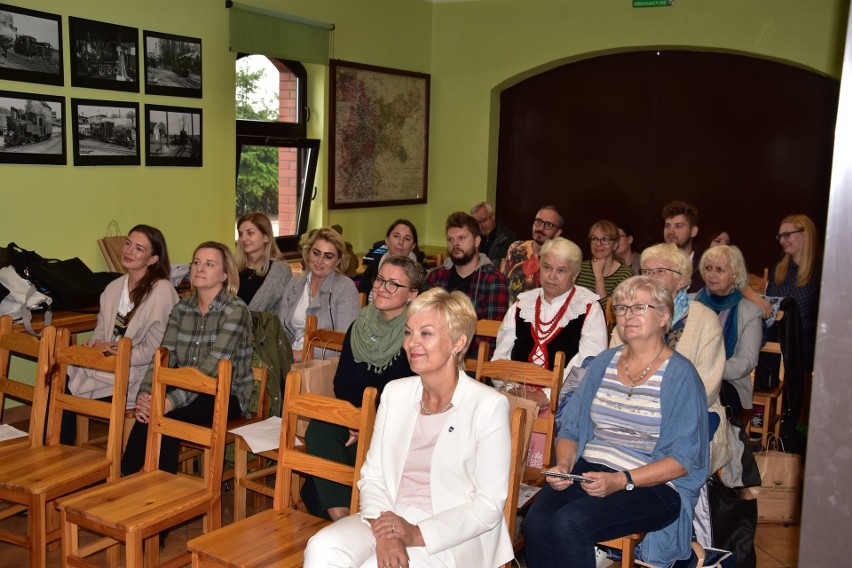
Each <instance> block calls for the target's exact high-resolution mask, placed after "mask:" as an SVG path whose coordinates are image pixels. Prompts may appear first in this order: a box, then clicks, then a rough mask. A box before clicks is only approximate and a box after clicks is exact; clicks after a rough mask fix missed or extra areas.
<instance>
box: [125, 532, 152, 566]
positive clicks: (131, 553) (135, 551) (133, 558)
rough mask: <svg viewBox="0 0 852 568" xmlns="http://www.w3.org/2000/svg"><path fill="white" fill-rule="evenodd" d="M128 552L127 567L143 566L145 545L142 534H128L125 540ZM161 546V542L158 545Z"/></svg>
mask: <svg viewBox="0 0 852 568" xmlns="http://www.w3.org/2000/svg"><path fill="white" fill-rule="evenodd" d="M125 545H126V548H127V552H126V553H125V554H126V556H127V564H126V566H127V568H131V567H133V568H142V557H143V554H142V553H143V550H144V547H143V545H142V535H140V534H139V533H130V534H128V535H127V541H126V542H125ZM156 546H157V547H159V544H157V545H156Z"/></svg>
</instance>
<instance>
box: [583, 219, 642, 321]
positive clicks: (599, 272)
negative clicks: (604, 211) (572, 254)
mask: <svg viewBox="0 0 852 568" xmlns="http://www.w3.org/2000/svg"><path fill="white" fill-rule="evenodd" d="M589 245H590V247H591V250H592V258H591V259H590V260H587V261H586V262H584V263H583V265H582V267H581V268H580V275H579V276H577V284H578V285H580V286H584V287H586V288H588V289H589V290H592V291H593V292H594V293H595V294H597V295H598V296H600V298H601V300H600V301H601V306H603V307H605V306H606V302H607V299H608V298H609V296H610V294H612V291H613V290H615V287H616V286H618V285H619V284H620V283H621V282H622V281H623V280H626V279H627V278H630V277H631V276H633V269H632V268H630V266H628V265H626V264H622V263H621V262H620V261H619V260H618V259H616V258H615V249H616V248H617V247H618V227H617V226H616V225H615V223H613V222H612V221H606V220H603V221H598V222H597V223H595V224H594V225H592V228H591V229H589Z"/></svg>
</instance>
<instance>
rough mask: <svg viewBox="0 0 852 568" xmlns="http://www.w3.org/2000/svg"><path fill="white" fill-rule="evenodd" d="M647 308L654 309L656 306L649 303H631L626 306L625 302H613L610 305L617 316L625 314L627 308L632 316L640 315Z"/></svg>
mask: <svg viewBox="0 0 852 568" xmlns="http://www.w3.org/2000/svg"><path fill="white" fill-rule="evenodd" d="M648 308H651V309H654V310H656V309H657V306H652V305H651V304H633V305H632V306H628V305H625V304H615V305H614V306H613V307H612V311H613V313H614V314H615V315H617V316H623V315H626V314H627V310H630V311H631V312H632V313H633V315H634V316H641V315H644V314H645V312H647V311H648Z"/></svg>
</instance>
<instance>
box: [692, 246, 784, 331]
mask: <svg viewBox="0 0 852 568" xmlns="http://www.w3.org/2000/svg"><path fill="white" fill-rule="evenodd" d="M721 245H726V246H731V235H730V233H728V232H727V231H716V232H713V233H710V244H709V245H708V247H707V248H708V249H711V248H713V247H718V246H721ZM740 254H742V253H740ZM743 262H745V259H743ZM701 275H702V277H703V276H704V270H703V268H702V270H701ZM744 277H745V282H746V287H745V288H743V289H742V290H740V292H741V293H742V295H743V296H744V297H745V299H746V300H748V301H749V302H751V303H752V304H754V305H755V306H757V307H758V308H760V311H761V316H762V317H763V318H768V317H769V316H770V315H771V314H772V305H771V304H770V303H769V302H767V301H766V299H765V298H764V297H763V296H761V295H760V293H758V292H757V291H755V290H754V289H753V288H752V287H751V286H748V274H745V276H744ZM761 292H762V290H761Z"/></svg>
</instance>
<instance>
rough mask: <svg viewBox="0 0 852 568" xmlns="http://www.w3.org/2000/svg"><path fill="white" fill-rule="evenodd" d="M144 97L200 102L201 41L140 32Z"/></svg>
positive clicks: (146, 31)
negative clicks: (185, 99) (143, 59)
mask: <svg viewBox="0 0 852 568" xmlns="http://www.w3.org/2000/svg"><path fill="white" fill-rule="evenodd" d="M142 37H143V40H142V43H143V45H144V47H145V93H146V94H148V95H168V96H173V97H195V98H197V99H200V98H201V40H200V39H198V38H193V37H183V36H176V35H170V34H161V33H158V32H151V31H148V30H145V31H144V32H142Z"/></svg>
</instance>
